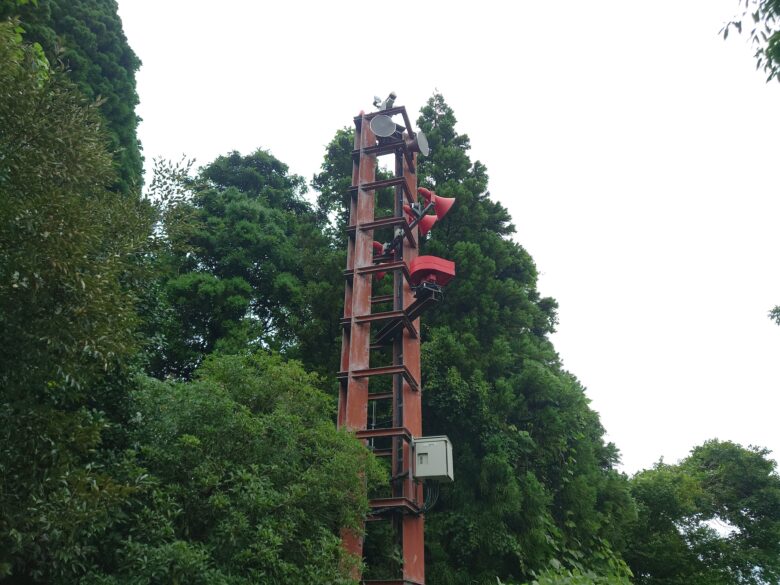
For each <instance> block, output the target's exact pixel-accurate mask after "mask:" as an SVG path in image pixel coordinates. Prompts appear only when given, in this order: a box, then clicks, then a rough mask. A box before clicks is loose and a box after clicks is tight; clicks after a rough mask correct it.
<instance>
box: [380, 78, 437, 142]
mask: <svg viewBox="0 0 780 585" xmlns="http://www.w3.org/2000/svg"><path fill="white" fill-rule="evenodd" d="M396 97H398V96H397V95H396V93H395V92H394V91H393V92H390V95H389V96H387V99H385V100H382V98H380V97H379V96H374V106H376V108H377V109H378V110H379V111H380V112H384V111H387V110H389V109H391V108H392V107H393V104H394V103H395V98H396ZM369 127H370V128H371V132H373V133H374V135H375V136H376V137H377V138H378V139H379V142H380V144H381V143H383V141H387V140H388V139H390V138H393V139H396V140H402V139H403V141H404V149H405V150H406V151H407V152H419V153H420V154H421V155H423V156H428V155H429V154H430V152H431V149H430V146H429V145H428V138H427V137H426V136H425V134H423V133H422V132H416V133H414V132H411V131H410V132H409V134H410V136H408V137H406V138H404V135H403V133H404V132H405V131H406V128H405V127H403V126H401V125H400V124H396V123H395V122H393V119H392V118H391V117H390V116H388V115H387V114H377V115H376V116H374V117H373V118H371V122H369Z"/></svg>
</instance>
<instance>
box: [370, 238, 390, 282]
mask: <svg viewBox="0 0 780 585" xmlns="http://www.w3.org/2000/svg"><path fill="white" fill-rule="evenodd" d="M371 245H372V247H373V248H374V256H381V255H382V254H384V251H385V245H384V244H383V243H382V242H377V241H374V242H373V243H372V244H371ZM385 274H387V272H374V280H382V279H383V278H384V277H385Z"/></svg>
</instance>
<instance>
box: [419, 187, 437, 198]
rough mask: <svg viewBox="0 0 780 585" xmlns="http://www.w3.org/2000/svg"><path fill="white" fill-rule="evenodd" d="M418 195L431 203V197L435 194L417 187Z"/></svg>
mask: <svg viewBox="0 0 780 585" xmlns="http://www.w3.org/2000/svg"><path fill="white" fill-rule="evenodd" d="M417 193H418V194H419V195H420V197H422V198H423V199H425V200H426V201H430V200H431V197H432V196H433V193H432V192H431V191H430V190H429V189H426V188H425V187H417Z"/></svg>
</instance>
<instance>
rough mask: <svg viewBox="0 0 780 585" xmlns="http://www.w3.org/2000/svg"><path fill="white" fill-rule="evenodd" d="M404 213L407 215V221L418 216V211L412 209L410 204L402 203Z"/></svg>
mask: <svg viewBox="0 0 780 585" xmlns="http://www.w3.org/2000/svg"><path fill="white" fill-rule="evenodd" d="M404 213H406V215H407V216H408V217H409V223H411V222H413V221H414V220H415V219H417V218H419V217H420V212H419V211H415V210H414V209H412V206H411V205H407V204H406V203H404Z"/></svg>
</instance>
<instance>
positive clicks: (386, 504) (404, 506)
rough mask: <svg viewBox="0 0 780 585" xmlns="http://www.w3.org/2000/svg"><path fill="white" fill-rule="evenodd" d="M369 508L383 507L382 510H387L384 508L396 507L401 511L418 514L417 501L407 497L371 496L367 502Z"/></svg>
mask: <svg viewBox="0 0 780 585" xmlns="http://www.w3.org/2000/svg"><path fill="white" fill-rule="evenodd" d="M368 505H369V507H370V508H371V510H374V511H375V510H377V509H383V511H389V510H385V509H390V508H397V509H398V510H400V511H402V512H406V513H408V514H420V507H419V506H418V505H417V503H416V502H415V501H413V500H410V499H409V498H405V497H400V498H373V499H372V500H370V501H369V502H368Z"/></svg>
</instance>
